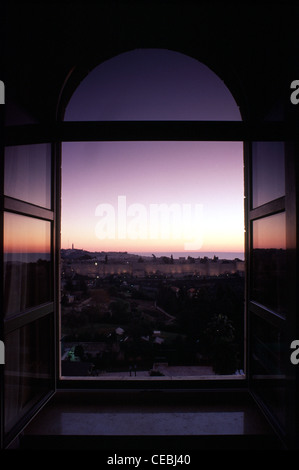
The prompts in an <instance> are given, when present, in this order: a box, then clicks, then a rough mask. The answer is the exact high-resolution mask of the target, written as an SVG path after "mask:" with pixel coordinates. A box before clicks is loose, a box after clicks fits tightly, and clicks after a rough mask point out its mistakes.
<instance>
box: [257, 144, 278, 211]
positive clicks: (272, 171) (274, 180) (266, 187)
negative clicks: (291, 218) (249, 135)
mask: <svg viewBox="0 0 299 470" xmlns="http://www.w3.org/2000/svg"><path fill="white" fill-rule="evenodd" d="M284 194H285V181H284V142H254V143H253V144H252V207H253V208H255V207H258V206H261V205H262V204H265V203H267V202H270V201H272V200H274V199H277V198H278V197H281V196H284Z"/></svg>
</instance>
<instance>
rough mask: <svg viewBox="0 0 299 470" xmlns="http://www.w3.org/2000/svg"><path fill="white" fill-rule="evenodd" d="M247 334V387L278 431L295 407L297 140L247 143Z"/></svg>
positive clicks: (284, 430)
mask: <svg viewBox="0 0 299 470" xmlns="http://www.w3.org/2000/svg"><path fill="white" fill-rule="evenodd" d="M246 158H247V159H246V163H245V165H246V174H247V183H248V199H247V209H248V217H247V231H248V239H247V243H248V244H247V252H248V279H247V296H248V302H247V316H248V322H247V331H248V333H247V337H248V375H249V384H250V389H251V391H252V393H253V394H254V396H255V397H256V399H257V400H258V402H259V403H260V405H261V406H262V407H263V409H264V410H265V411H266V413H267V414H268V416H269V417H270V420H271V421H272V423H273V424H274V425H275V427H276V428H277V429H279V432H280V433H281V435H282V436H284V437H285V435H286V434H287V432H288V431H287V430H289V429H290V423H291V422H292V416H291V415H292V413H293V411H292V410H294V409H295V408H296V407H295V401H294V398H295V397H294V395H293V394H292V393H291V389H292V386H293V385H292V386H290V384H291V382H292V379H294V374H295V368H294V365H292V364H291V360H290V355H291V352H292V350H291V349H290V345H291V343H292V341H293V339H294V338H295V336H296V328H297V324H296V301H295V292H296V288H297V287H296V274H295V273H296V223H295V220H296V211H295V201H296V196H295V188H296V183H295V175H296V165H295V145H294V144H293V143H291V142H289V141H276V140H275V135H274V133H273V135H272V139H271V141H270V140H269V141H258V142H257V141H252V142H251V143H250V144H249V145H248V147H247V153H246Z"/></svg>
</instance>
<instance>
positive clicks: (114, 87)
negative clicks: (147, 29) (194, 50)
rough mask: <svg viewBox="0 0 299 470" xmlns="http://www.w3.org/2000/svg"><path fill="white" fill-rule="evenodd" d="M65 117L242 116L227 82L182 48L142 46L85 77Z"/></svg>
mask: <svg viewBox="0 0 299 470" xmlns="http://www.w3.org/2000/svg"><path fill="white" fill-rule="evenodd" d="M65 120H66V121H84V120H86V121H127V120H132V121H135V120H146V121H151V120H158V121H163V120H206V121H220V120H223V121H240V120H241V116H240V111H239V108H238V106H237V104H236V102H235V100H234V98H233V96H232V94H231V92H230V91H229V90H228V88H227V87H226V86H225V84H224V82H223V81H222V80H221V79H220V78H219V77H218V76H217V75H216V74H215V73H214V72H213V71H212V70H210V69H209V68H208V67H207V66H206V65H204V64H202V63H200V62H198V61H197V60H196V59H194V58H192V57H188V56H186V55H184V54H180V53H178V52H174V51H169V50H164V49H139V50H134V51H129V52H125V53H123V54H120V55H118V56H116V57H114V58H112V59H110V60H106V61H105V62H103V63H102V64H100V65H99V66H97V67H96V68H95V69H94V70H92V71H91V72H90V73H89V74H88V75H87V76H86V77H85V78H84V80H82V82H81V83H80V85H79V86H78V88H77V89H76V91H75V92H74V94H73V96H72V98H71V100H70V102H69V104H68V106H67V109H66V113H65Z"/></svg>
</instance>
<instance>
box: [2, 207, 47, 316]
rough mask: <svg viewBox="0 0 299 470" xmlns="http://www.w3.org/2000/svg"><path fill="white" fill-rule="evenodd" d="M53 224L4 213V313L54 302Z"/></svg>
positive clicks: (16, 311)
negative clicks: (52, 264)
mask: <svg viewBox="0 0 299 470" xmlns="http://www.w3.org/2000/svg"><path fill="white" fill-rule="evenodd" d="M50 233H51V224H50V222H47V221H44V220H39V219H34V218H31V217H27V216H22V215H17V214H12V213H8V212H6V213H5V214H4V295H5V301H4V313H5V315H6V316H9V315H13V314H16V313H20V312H22V311H23V310H25V309H26V308H29V307H33V306H35V305H39V304H42V303H44V302H47V301H49V300H51V276H50V275H51V242H50V240H51V237H50Z"/></svg>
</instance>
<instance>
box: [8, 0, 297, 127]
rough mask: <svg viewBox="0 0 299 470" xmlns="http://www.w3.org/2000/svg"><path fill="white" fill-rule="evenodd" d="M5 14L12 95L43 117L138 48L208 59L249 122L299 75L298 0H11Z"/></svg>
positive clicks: (286, 95) (282, 95)
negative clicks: (111, 61) (103, 67)
mask: <svg viewBox="0 0 299 470" xmlns="http://www.w3.org/2000/svg"><path fill="white" fill-rule="evenodd" d="M3 13H4V14H3V17H4V21H3V23H4V25H3V27H4V34H5V38H4V48H3V50H2V52H3V53H4V55H3V59H4V64H3V67H2V72H1V73H2V76H3V78H2V77H1V79H3V80H4V82H5V85H6V95H7V99H9V97H10V96H12V97H14V99H15V100H16V101H17V102H19V103H21V104H22V105H23V106H24V107H25V108H27V109H28V110H30V111H31V112H32V113H33V115H34V116H35V117H36V118H37V119H38V120H40V121H42V122H47V121H49V120H50V121H51V120H53V119H55V116H56V111H57V103H58V101H59V97H60V95H61V91H62V89H63V86H64V84H65V83H66V81H67V82H68V87H67V88H65V91H66V90H67V92H66V93H65V94H64V95H63V100H64V101H63V103H65V102H66V101H67V99H68V97H69V94H70V93H71V92H72V90H73V89H74V88H75V87H76V86H77V84H78V82H79V81H80V80H81V79H82V78H83V77H84V75H85V74H86V73H88V71H89V70H91V69H92V68H93V67H94V66H96V65H98V64H99V63H100V62H101V61H103V60H106V59H108V58H110V57H112V56H114V55H117V54H119V53H121V52H124V51H128V50H132V49H136V48H147V47H149V48H155V47H159V48H166V49H171V50H175V51H179V52H182V53H185V54H187V55H190V56H192V57H194V58H196V59H198V60H199V61H201V62H203V63H205V64H206V65H207V66H209V67H210V68H211V69H212V70H213V71H214V72H216V73H217V74H218V75H219V76H220V78H221V79H222V80H224V82H225V83H226V85H227V86H228V88H229V89H230V91H231V92H232V94H233V95H234V97H235V99H236V101H237V103H238V104H239V106H240V110H241V113H242V116H243V119H261V118H263V117H264V115H265V114H267V113H268V111H269V110H271V108H272V106H274V105H275V103H276V102H277V100H278V99H281V100H283V101H284V102H286V103H287V105H288V101H289V95H290V91H289V87H290V83H291V81H292V80H294V79H296V74H297V78H298V76H299V73H298V72H299V71H298V60H297V58H298V57H299V40H298V17H299V8H298V6H296V5H295V2H292V3H289V2H281V3H270V2H261V3H252V4H251V5H250V4H247V3H244V2H240V3H239V4H236V3H227V2H213V1H212V2H211V1H210V2H195V1H171V0H169V1H163V0H162V1H159V2H152V1H142V2H140V1H111V0H110V1H102V2H91V1H84V2H83V1H75V2H71V1H65V0H63V1H60V2H37V1H34V2H18V1H14V0H13V1H7V2H6V5H5V8H3ZM3 70H4V72H3ZM63 103H62V104H63Z"/></svg>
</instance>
